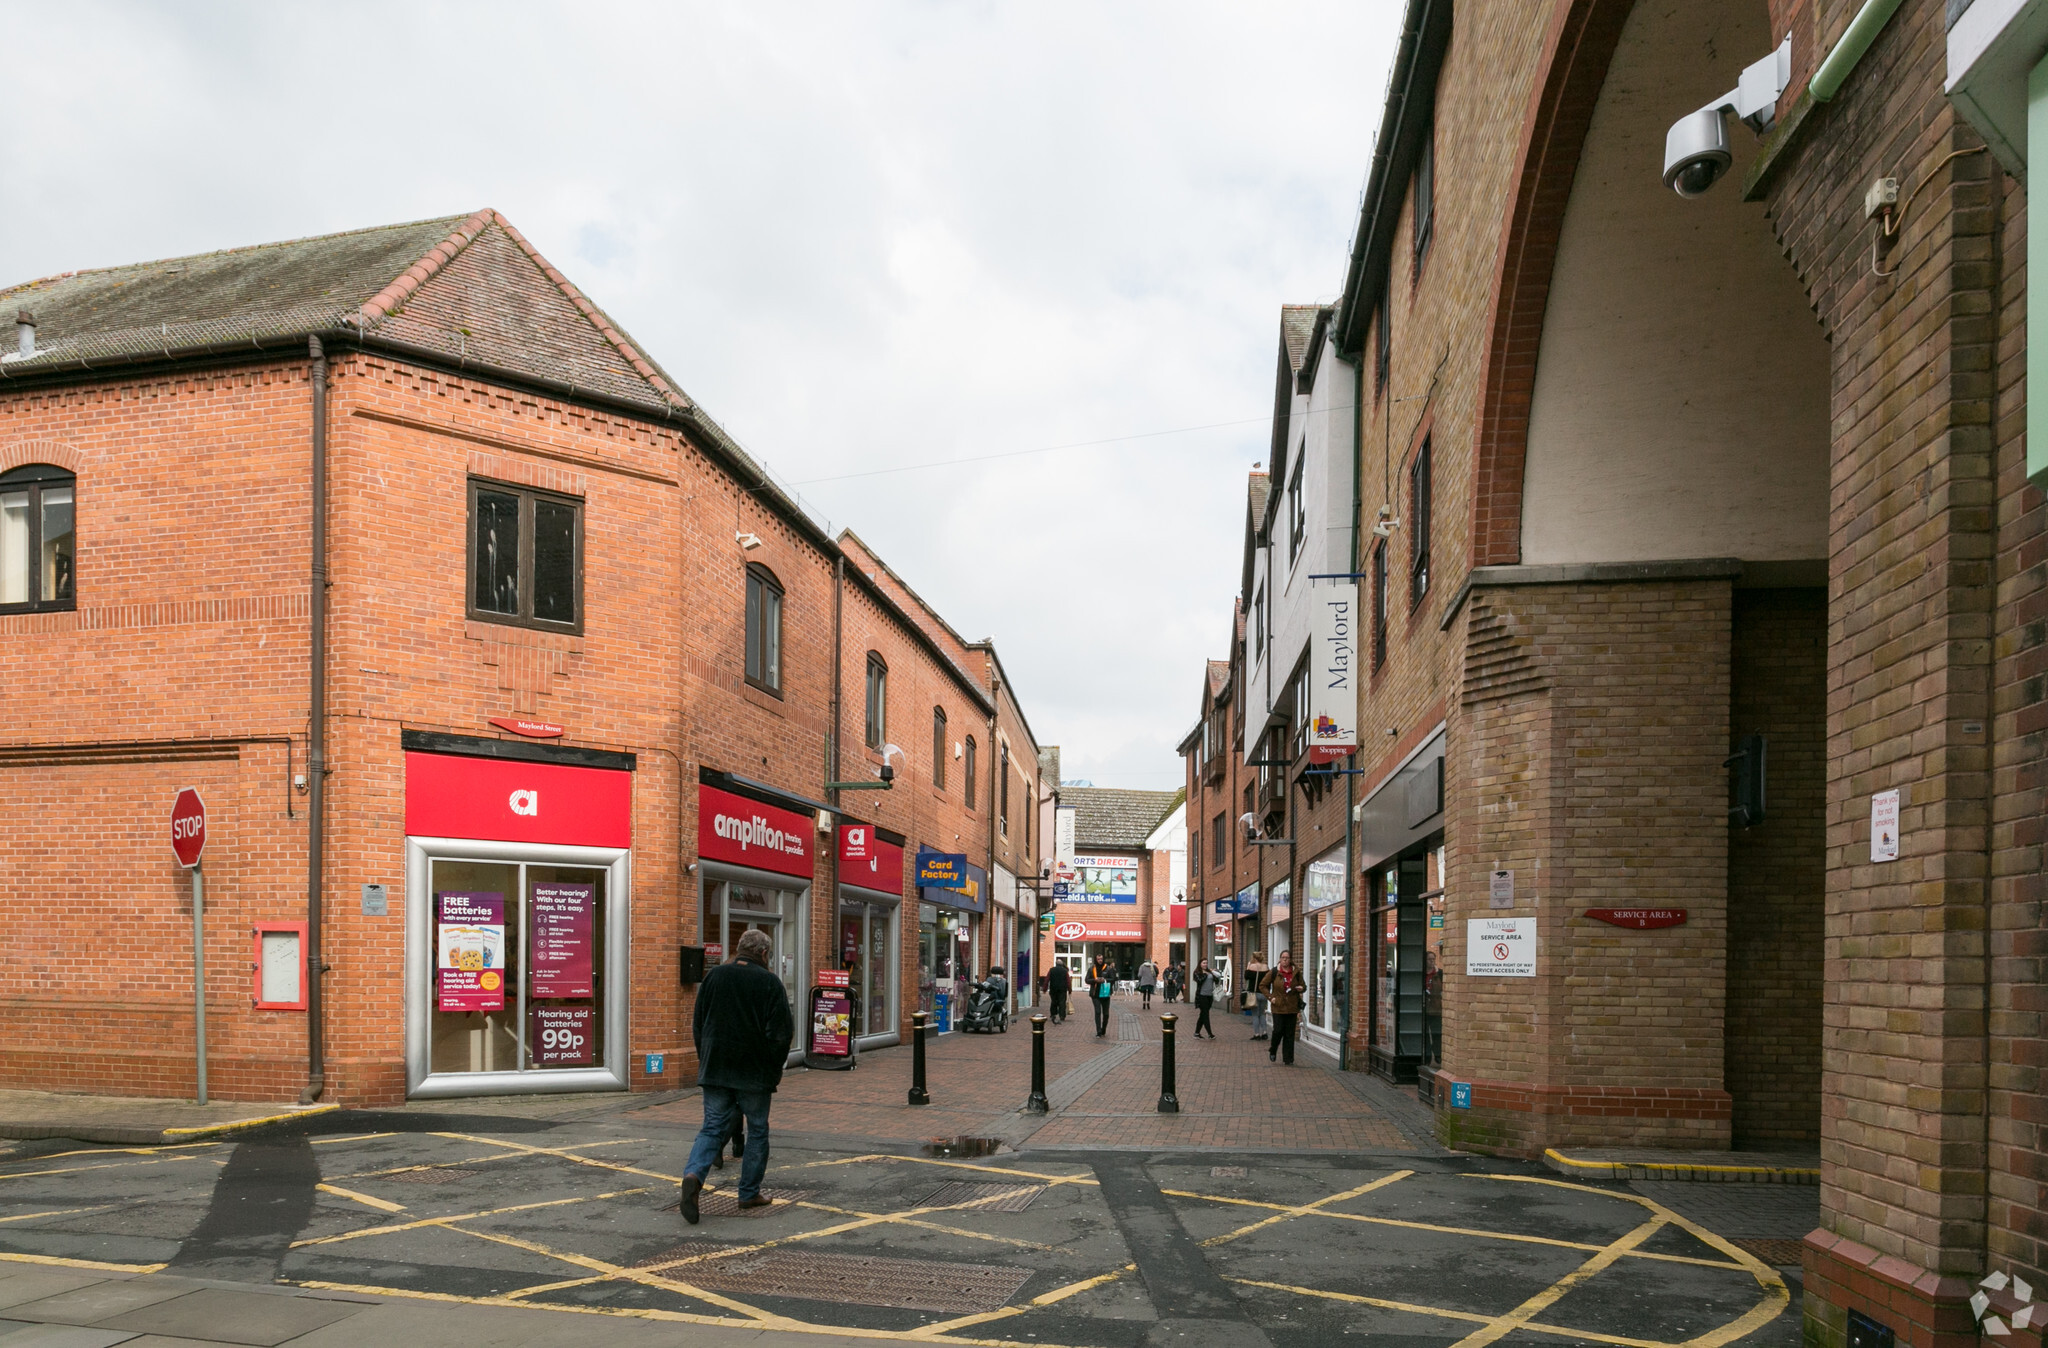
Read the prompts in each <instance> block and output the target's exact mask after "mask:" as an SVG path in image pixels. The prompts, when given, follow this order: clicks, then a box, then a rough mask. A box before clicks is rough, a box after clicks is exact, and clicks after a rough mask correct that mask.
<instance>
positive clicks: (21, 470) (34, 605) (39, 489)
mask: <svg viewBox="0 0 2048 1348" xmlns="http://www.w3.org/2000/svg"><path fill="white" fill-rule="evenodd" d="M32 469H34V470H40V472H35V473H32V472H30V471H29V470H32ZM0 479H12V480H11V481H0V492H11V491H15V490H24V491H26V492H28V592H29V598H28V600H27V602H25V603H20V604H0V615H6V614H15V613H76V612H77V611H78V570H79V568H78V551H79V549H78V520H79V515H80V511H79V500H78V474H76V473H74V472H71V471H70V470H69V469H66V468H60V467H58V466H57V465H56V464H53V463H25V464H21V465H19V466H17V467H14V468H10V469H8V470H7V471H6V472H5V473H0ZM49 487H67V488H69V489H70V491H71V596H70V597H69V598H68V599H41V598H37V596H38V595H40V594H41V593H42V590H43V577H42V566H43V491H44V490H45V489H46V488H49Z"/></svg>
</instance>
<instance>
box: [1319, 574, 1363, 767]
mask: <svg viewBox="0 0 2048 1348" xmlns="http://www.w3.org/2000/svg"><path fill="white" fill-rule="evenodd" d="M1357 608H1358V587H1357V586H1356V585H1354V584H1352V583H1351V582H1350V581H1348V580H1343V581H1339V580H1335V579H1328V580H1313V581H1310V582H1309V615H1310V622H1311V624H1312V626H1311V630H1310V632H1309V652H1308V681H1309V685H1308V690H1309V691H1308V758H1309V762H1311V763H1334V762H1335V761H1337V760H1338V759H1340V758H1343V757H1344V756H1345V755H1347V754H1349V753H1351V752H1352V751H1353V750H1354V749H1356V748H1357V747H1358V691H1357V685H1356V684H1354V683H1353V682H1352V678H1351V671H1352V669H1353V667H1354V665H1355V664H1356V661H1355V660H1354V659H1353V657H1354V656H1355V655H1356V654H1357V647H1356V644H1355V638H1356V630H1357V627H1358V623H1357V612H1356V611H1357Z"/></svg>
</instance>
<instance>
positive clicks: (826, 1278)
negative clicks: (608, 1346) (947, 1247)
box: [634, 1241, 1031, 1314]
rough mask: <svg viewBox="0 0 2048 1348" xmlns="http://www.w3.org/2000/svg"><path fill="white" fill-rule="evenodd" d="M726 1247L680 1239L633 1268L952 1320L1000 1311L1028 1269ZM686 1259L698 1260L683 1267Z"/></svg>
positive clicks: (724, 1286) (694, 1282)
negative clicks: (947, 1314) (929, 1313)
mask: <svg viewBox="0 0 2048 1348" xmlns="http://www.w3.org/2000/svg"><path fill="white" fill-rule="evenodd" d="M729 1248H730V1247H729V1246H724V1245H715V1244H713V1243H711V1242H710V1241H686V1242H684V1243H683V1244H681V1245H677V1246H674V1247H673V1248H671V1249H667V1250H663V1251H662V1252H661V1253H660V1254H658V1255H656V1256H654V1258H652V1259H647V1260H643V1261H642V1262H640V1263H638V1264H635V1265H634V1267H635V1268H638V1269H641V1270H644V1271H645V1272H648V1273H659V1274H662V1275H664V1276H666V1277H671V1278H674V1279H675V1280H677V1281H678V1282H686V1283H689V1284H690V1285H691V1286H693V1287H701V1288H703V1289H705V1290H706V1291H708V1292H732V1293H735V1294H738V1295H742V1296H744V1295H749V1294H751V1295H754V1296H772V1297H797V1298H801V1299H803V1300H806V1301H832V1302H837V1303H839V1304H841V1305H851V1306H888V1307H893V1308H895V1309H898V1310H911V1311H949V1312H953V1313H955V1314H969V1313H973V1312H977V1311H997V1310H1001V1309H1002V1308H1003V1307H1004V1306H1006V1305H1008V1304H1009V1302H1010V1298H1011V1297H1013V1296H1015V1295H1016V1294H1017V1290H1018V1289H1019V1288H1021V1287H1022V1286H1023V1285H1024V1284H1025V1283H1026V1282H1027V1281H1029V1279H1030V1277H1031V1270H1030V1269H1028V1268H1009V1267H1006V1266H1004V1265H1000V1264H951V1263H945V1262H942V1261H939V1260H934V1259H885V1258H882V1257H881V1256H879V1255H854V1254H821V1253H818V1252H817V1251H813V1250H803V1249H799V1248H791V1247H787V1246H785V1247H779V1248H776V1249H772V1250H754V1251H745V1252H734V1253H730V1254H726V1253H722V1252H723V1251H726V1250H728V1249H729ZM707 1255H708V1256H711V1257H709V1258H705V1257H704V1256H707ZM693 1259H694V1260H701V1262H696V1263H691V1262H685V1261H688V1260H693Z"/></svg>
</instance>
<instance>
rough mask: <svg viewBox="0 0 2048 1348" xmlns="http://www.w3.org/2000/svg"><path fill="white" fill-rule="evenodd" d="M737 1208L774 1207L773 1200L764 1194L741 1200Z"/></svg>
mask: <svg viewBox="0 0 2048 1348" xmlns="http://www.w3.org/2000/svg"><path fill="white" fill-rule="evenodd" d="M738 1206H740V1207H742V1208H768V1207H773V1206H775V1200H774V1199H772V1198H770V1197H768V1196H767V1195H766V1194H755V1195H754V1196H753V1197H752V1198H742V1199H741V1200H740V1201H739V1204H738Z"/></svg>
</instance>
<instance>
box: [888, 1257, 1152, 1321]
mask: <svg viewBox="0 0 2048 1348" xmlns="http://www.w3.org/2000/svg"><path fill="white" fill-rule="evenodd" d="M1135 1268H1137V1265H1136V1264H1125V1265H1124V1266H1123V1267H1122V1268H1120V1269H1116V1270H1113V1271H1112V1272H1109V1273H1098V1274H1096V1275H1095V1276H1094V1277H1092V1278H1083V1279H1081V1280H1080V1281H1079V1282H1070V1283H1068V1284H1067V1285H1066V1286H1065V1287H1055V1288H1053V1289H1052V1290H1051V1291H1050V1292H1044V1293H1041V1294H1040V1295H1038V1296H1035V1297H1033V1298H1031V1300H1029V1301H1027V1302H1025V1303H1024V1304H1023V1305H1021V1306H1005V1307H1003V1308H1002V1309H1001V1310H999V1311H983V1312H981V1313H980V1314H978V1315H963V1316H961V1317H959V1318H958V1319H956V1320H941V1321H939V1322H938V1323H936V1324H930V1325H920V1326H918V1327H917V1328H916V1329H913V1330H911V1331H910V1332H909V1333H907V1334H905V1335H904V1336H903V1337H904V1338H906V1339H932V1338H937V1337H938V1336H940V1335H941V1334H944V1333H945V1332H946V1331H947V1330H949V1329H965V1328H967V1326H969V1325H985V1324H987V1323H988V1322H989V1321H991V1320H1007V1319H1008V1318H1010V1317H1011V1316H1013V1315H1022V1314H1023V1313H1024V1312H1026V1311H1028V1310H1032V1309H1035V1308H1036V1307H1039V1306H1050V1305H1053V1304H1054V1303H1055V1302H1060V1301H1065V1300H1066V1299H1067V1298H1068V1297H1071V1296H1079V1295H1080V1294H1081V1293H1083V1292H1086V1291H1088V1290H1089V1289H1090V1288H1094V1287H1100V1286H1102V1285H1103V1284H1104V1283H1111V1282H1115V1281H1116V1280H1117V1279H1118V1278H1121V1277H1123V1276H1124V1274H1126V1273H1129V1272H1131V1271H1132V1270H1133V1269H1135Z"/></svg>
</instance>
